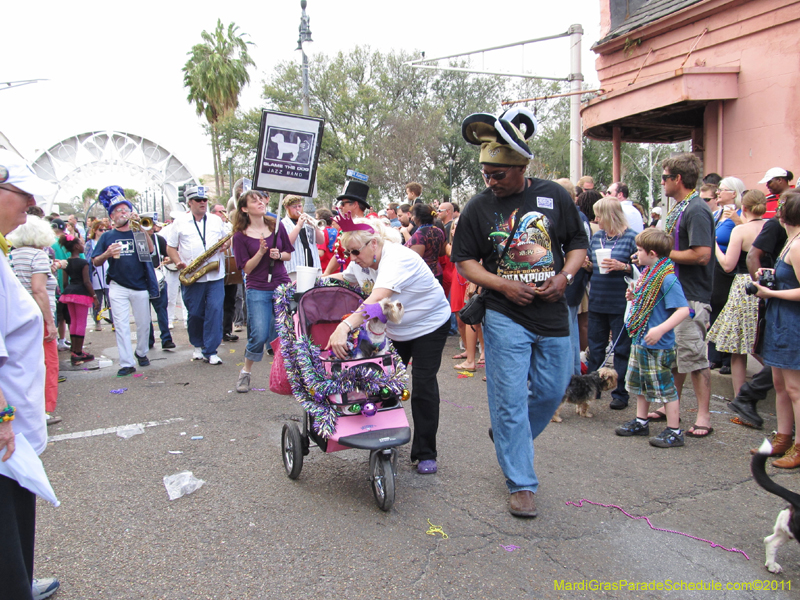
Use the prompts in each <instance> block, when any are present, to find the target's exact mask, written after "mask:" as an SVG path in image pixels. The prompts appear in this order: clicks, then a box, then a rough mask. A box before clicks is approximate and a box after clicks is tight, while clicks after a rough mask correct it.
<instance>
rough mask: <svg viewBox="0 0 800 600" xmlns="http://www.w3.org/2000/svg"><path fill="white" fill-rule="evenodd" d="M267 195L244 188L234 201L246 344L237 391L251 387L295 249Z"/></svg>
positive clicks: (235, 250)
mask: <svg viewBox="0 0 800 600" xmlns="http://www.w3.org/2000/svg"><path fill="white" fill-rule="evenodd" d="M267 202H269V195H266V194H262V193H261V192H258V191H256V190H250V191H249V192H245V193H244V194H242V195H241V196H240V197H239V200H238V202H237V203H236V212H235V213H234V216H233V230H234V234H233V255H234V256H235V257H236V267H237V268H238V269H241V270H242V271H244V274H245V302H246V303H247V348H246V349H245V351H244V366H243V367H242V370H241V372H240V373H239V378H238V380H237V381H236V391H237V392H239V393H242V394H244V393H246V392H249V391H250V372H251V370H252V368H253V363H257V362H260V361H261V359H262V358H263V356H264V347H265V346H267V347H268V346H269V343H270V342H272V340H274V339H275V337H277V336H276V335H275V317H274V314H275V309H274V305H273V301H272V297H273V294H274V293H275V288H277V287H278V286H279V285H281V284H283V283H290V282H291V280H290V279H289V275H288V274H287V273H286V261H288V260H289V259H290V257H291V255H292V252H294V246H293V245H292V242H291V241H290V240H289V235H288V234H287V232H286V228H284V226H283V224H281V223H278V222H277V221H276V219H275V218H274V217H270V216H267Z"/></svg>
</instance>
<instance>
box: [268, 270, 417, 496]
mask: <svg viewBox="0 0 800 600" xmlns="http://www.w3.org/2000/svg"><path fill="white" fill-rule="evenodd" d="M363 301H364V297H363V296H362V294H361V293H360V292H359V291H357V288H355V287H352V286H350V285H348V284H347V283H344V282H341V281H337V280H317V283H316V285H315V286H314V287H313V288H311V289H310V290H308V291H306V292H304V293H301V294H296V293H295V287H294V284H288V285H283V286H281V287H279V288H278V290H277V291H276V294H275V316H276V326H277V329H278V333H279V335H280V338H281V353H282V354H283V358H284V364H285V367H286V373H287V375H288V377H289V380H290V381H291V385H292V392H293V394H294V396H295V398H296V399H297V400H298V401H299V402H300V404H301V405H302V406H303V411H304V415H303V425H302V431H301V430H300V428H299V427H298V426H297V424H296V423H286V424H285V425H284V426H283V431H282V434H281V454H282V456H283V465H284V467H285V469H286V474H287V475H288V476H289V477H290V478H291V479H296V478H297V477H298V476H299V475H300V471H301V470H302V468H303V457H304V456H305V455H307V454H308V452H309V440H311V441H313V442H314V443H315V444H316V445H317V446H319V447H320V448H321V449H322V450H323V451H324V452H336V451H338V450H345V449H348V448H361V449H364V450H369V452H370V455H369V479H370V483H371V487H372V493H373V495H374V496H375V500H376V502H377V503H378V506H379V507H380V508H381V509H382V510H385V511H388V510H390V509H391V507H392V505H393V504H394V489H395V475H396V474H397V446H401V445H403V444H407V443H408V442H409V441H410V439H411V428H410V427H409V426H408V419H407V418H406V413H405V410H403V407H402V405H401V404H400V401H401V400H406V399H408V397H409V393H408V390H407V389H406V371H405V365H403V362H402V361H401V360H400V357H399V355H398V354H397V352H396V351H395V350H394V349H393V348H392V346H391V345H390V346H389V351H388V352H386V353H384V354H379V355H375V356H370V357H368V358H360V359H353V360H339V359H338V358H336V356H335V355H333V354H332V353H331V352H330V351H327V350H322V348H324V347H325V346H327V345H328V338H329V337H330V335H331V333H332V332H333V330H334V329H335V328H336V326H337V325H338V324H339V323H340V322H341V320H342V319H343V318H344V317H346V316H347V315H348V314H350V313H353V312H354V311H356V310H357V309H358V307H359V306H360V305H361V303H362V302H363Z"/></svg>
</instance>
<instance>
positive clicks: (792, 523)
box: [750, 440, 800, 573]
mask: <svg viewBox="0 0 800 600" xmlns="http://www.w3.org/2000/svg"><path fill="white" fill-rule="evenodd" d="M771 454H772V444H770V443H769V441H768V440H764V443H763V444H761V447H760V448H759V449H758V452H757V453H756V454H755V455H753V458H752V460H751V461H750V470H751V471H752V472H753V478H754V479H755V480H756V483H757V484H758V485H760V486H761V487H762V488H764V489H765V490H767V491H768V492H769V493H770V494H775V495H776V496H780V497H781V498H783V499H784V500H786V501H787V502H788V503H789V507H788V508H785V509H783V510H782V511H781V512H779V513H778V518H777V519H775V528H774V529H773V531H772V535H770V536H767V537H765V538H764V549H765V550H766V552H767V562H766V563H764V566H765V567H767V571H769V572H770V573H780V572H781V571H782V570H783V568H782V567H781V566H780V565H779V564H778V563H776V562H775V556H776V554H777V553H778V548H780V547H781V545H782V544H783V543H784V542H788V541H789V540H798V541H800V494H795V493H794V492H791V491H789V490H787V489H786V488H785V487H783V486H780V485H778V484H777V483H775V482H774V481H773V480H772V479H770V477H769V475H767V470H766V468H765V465H766V464H767V457H768V456H770V455H771Z"/></svg>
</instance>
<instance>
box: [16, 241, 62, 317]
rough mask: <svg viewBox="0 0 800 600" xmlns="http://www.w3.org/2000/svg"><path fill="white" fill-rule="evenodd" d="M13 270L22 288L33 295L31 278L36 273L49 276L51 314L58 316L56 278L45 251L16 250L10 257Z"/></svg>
mask: <svg viewBox="0 0 800 600" xmlns="http://www.w3.org/2000/svg"><path fill="white" fill-rule="evenodd" d="M8 258H9V261H10V263H11V268H12V269H13V270H14V274H15V275H16V276H17V279H19V282H20V283H21V284H22V287H24V288H25V290H26V291H27V292H28V293H29V294H31V277H32V276H33V275H34V274H35V273H45V274H47V298H48V300H50V312H52V313H53V316H55V314H56V285H57V282H56V278H55V276H54V275H53V273H52V272H51V271H50V257H49V256H47V253H46V252H45V251H44V250H39V249H37V248H31V247H29V246H26V247H25V248H14V249H13V250H12V251H11V254H10V255H9V257H8Z"/></svg>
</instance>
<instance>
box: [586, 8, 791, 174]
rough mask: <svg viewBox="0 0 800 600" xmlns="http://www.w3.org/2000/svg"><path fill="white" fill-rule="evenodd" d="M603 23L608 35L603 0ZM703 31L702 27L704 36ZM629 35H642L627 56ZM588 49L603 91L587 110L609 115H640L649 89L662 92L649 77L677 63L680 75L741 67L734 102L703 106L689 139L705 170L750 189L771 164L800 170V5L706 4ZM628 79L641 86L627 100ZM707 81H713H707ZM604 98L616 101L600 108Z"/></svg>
mask: <svg viewBox="0 0 800 600" xmlns="http://www.w3.org/2000/svg"><path fill="white" fill-rule="evenodd" d="M601 27H602V33H601V35H602V36H605V35H606V34H607V33H608V30H609V27H610V16H609V6H608V0H601ZM704 29H707V30H708V31H707V32H706V33H703V30H704ZM701 34H702V37H700V36H701ZM699 37H700V39H699V42H698V41H697V40H698V38H699ZM626 38H628V39H630V40H631V41H633V40H638V39H641V44H640V45H638V46H634V47H633V49H632V50H631V49H628V51H627V52H626V50H625V48H624V46H625V42H626ZM695 42H697V45H696V47H695V49H694V50H693V51H692V52H691V56H690V57H689V59H688V61H685V59H686V56H687V53H689V51H690V49H691V47H692V45H693V44H695ZM651 49H652V52H650V51H651ZM594 50H595V52H597V53H598V54H599V55H598V58H597V60H596V68H597V72H598V76H599V78H600V87H601V88H603V89H604V90H605V96H604V97H599V98H596V99H594V100H592V101H590V102H589V103H587V104H586V105H584V112H586V111H587V109H591V107H593V106H594V107H596V108H597V110H598V111H600V109H601V108H602V113H604V114H606V115H611V114H614V115H620V114H622V115H630V114H634V113H636V112H638V109H637V108H636V104H641V103H642V100H643V99H646V95H647V94H658V93H659V89H660V88H659V86H658V85H653V86H647V85H646V84H647V81H648V80H649V79H652V80H657V79H658V78H664V77H668V76H669V75H670V74H674V75H675V76H678V75H679V74H680V73H681V72H682V71H681V70H680V69H681V65H682V64H683V69H685V70H686V71H691V70H693V69H697V71H703V67H705V68H712V69H713V68H718V67H733V68H738V70H739V74H738V96H737V98H736V99H733V100H723V101H713V102H710V103H709V104H708V105H707V106H706V109H705V116H704V126H703V131H702V140H700V139H695V142H696V143H697V147H696V149H697V150H701V151H702V153H703V160H704V163H705V164H706V168H705V171H706V172H711V171H718V172H719V173H720V174H721V175H723V176H728V175H733V176H736V177H739V178H740V179H742V180H743V181H744V182H745V185H746V186H747V187H748V188H751V187H759V188H763V186H759V185H758V181H759V180H760V179H761V178H762V177H763V175H764V173H765V172H766V170H767V169H769V168H770V167H775V166H780V167H783V168H786V169H789V170H790V171H793V172H794V173H795V175H798V174H800V152H799V151H798V149H799V148H800V141H798V140H799V138H800V3H798V2H791V1H789V0H751V1H749V2H745V1H741V0H739V1H736V0H734V1H725V0H708V1H706V2H700V3H697V4H695V5H692V6H690V7H688V8H686V9H684V10H682V11H679V12H676V13H673V14H672V15H669V16H668V17H666V18H663V19H661V20H660V21H658V22H656V23H651V24H648V25H645V26H643V27H641V28H638V29H636V30H634V31H632V32H630V33H629V34H628V35H627V36H624V35H623V36H621V37H620V38H617V39H614V40H610V41H608V42H606V43H604V44H602V45H601V46H598V47H596V48H594ZM648 53H649V54H650V55H649V57H648ZM645 59H646V63H645V65H644V67H643V68H642V69H641V72H639V73H638V76H637V72H638V71H639V69H640V67H642V63H643V61H645ZM684 61H685V63H684ZM709 77H710V75H709ZM634 78H636V83H635V85H636V86H641V85H643V84H644V85H645V87H643V88H641V87H640V88H639V89H638V90H637V92H636V94H637V95H638V99H637V98H634V94H633V93H627V97H626V90H627V89H633V88H632V86H629V84H630V82H632V81H633V80H634ZM709 84H710V85H713V84H712V83H711V80H710V79H709ZM712 92H713V90H712ZM661 93H663V90H662V92H661ZM643 95H644V96H643ZM719 97H724V96H719ZM604 102H605V103H613V106H610V105H609V104H606V105H605V106H603V103H604ZM720 107H721V110H722V120H721V124H722V140H721V142H722V143H721V147H719V145H718V143H719V138H718V132H719V129H718V125H719V119H718V117H719V115H718V111H719V110H720ZM589 112H591V110H589ZM597 114H601V113H600V112H597V113H596V115H597ZM596 115H595V116H596ZM587 128H588V127H587ZM720 151H721V156H720Z"/></svg>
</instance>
